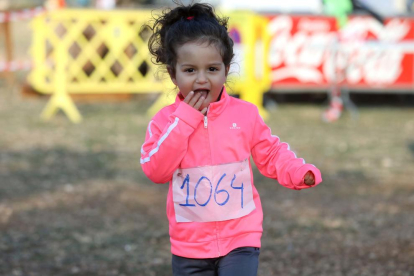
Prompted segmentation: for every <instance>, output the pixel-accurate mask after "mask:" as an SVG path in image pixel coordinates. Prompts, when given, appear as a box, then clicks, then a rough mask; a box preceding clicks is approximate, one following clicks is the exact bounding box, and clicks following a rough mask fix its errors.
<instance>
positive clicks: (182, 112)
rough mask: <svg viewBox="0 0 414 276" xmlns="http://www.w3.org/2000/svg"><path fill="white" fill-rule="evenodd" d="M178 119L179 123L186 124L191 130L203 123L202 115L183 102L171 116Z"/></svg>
mask: <svg viewBox="0 0 414 276" xmlns="http://www.w3.org/2000/svg"><path fill="white" fill-rule="evenodd" d="M172 115H173V116H176V117H178V118H180V120H181V121H184V122H186V123H187V124H188V125H189V126H191V127H192V128H194V129H195V128H196V127H197V126H198V124H200V122H201V121H203V117H204V116H203V114H201V112H200V111H198V110H196V109H195V108H193V107H191V106H189V105H188V104H186V103H185V102H181V103H180V104H179V106H178V108H177V109H176V110H175V111H174V113H173V114H172Z"/></svg>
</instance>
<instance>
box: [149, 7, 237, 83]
mask: <svg viewBox="0 0 414 276" xmlns="http://www.w3.org/2000/svg"><path fill="white" fill-rule="evenodd" d="M173 2H174V3H175V4H176V5H177V7H176V8H174V9H166V10H164V11H163V13H162V15H160V16H159V17H158V18H155V17H154V21H155V22H154V24H153V26H152V27H151V26H148V25H147V27H148V28H150V29H151V30H152V32H153V34H152V35H151V37H150V39H149V41H148V48H149V51H150V53H151V54H152V55H153V56H154V57H155V62H154V63H155V64H162V65H165V66H166V67H167V70H168V72H169V73H170V74H171V75H172V76H175V64H176V62H177V51H176V50H177V47H179V46H182V45H184V44H185V43H187V42H199V43H205V42H207V43H208V44H209V45H210V44H213V45H214V46H216V47H217V48H218V49H220V54H221V57H222V58H223V63H224V65H225V66H226V67H229V66H230V63H231V61H232V59H233V57H234V54H233V40H232V39H231V38H230V36H229V34H228V32H227V23H228V17H222V18H220V17H218V16H217V15H216V14H215V12H214V8H213V7H212V6H211V5H209V4H204V3H195V4H190V5H188V6H185V5H183V4H182V3H180V2H179V1H177V0H174V1H173Z"/></svg>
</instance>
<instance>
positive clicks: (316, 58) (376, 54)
mask: <svg viewBox="0 0 414 276" xmlns="http://www.w3.org/2000/svg"><path fill="white" fill-rule="evenodd" d="M334 24H335V22H334V21H333V20H330V19H328V18H322V17H321V18H306V17H305V18H300V19H298V18H296V19H295V20H294V18H293V17H291V16H277V17H274V18H272V19H271V20H270V22H269V25H268V30H269V32H270V33H271V35H272V40H271V44H270V53H269V64H270V66H271V68H272V73H271V74H272V75H271V78H272V81H273V82H280V81H283V80H286V79H291V78H293V79H296V80H297V81H299V82H301V83H314V84H325V83H329V82H332V81H334V80H337V79H336V78H338V76H339V77H343V78H345V80H346V81H347V82H348V83H351V84H357V83H361V82H365V83H366V84H370V85H386V84H392V83H395V82H396V80H397V79H398V78H399V76H400V74H401V72H402V69H403V65H402V60H403V58H404V55H405V54H406V52H407V49H408V47H406V48H404V47H399V46H398V42H400V41H402V40H403V39H404V38H405V37H406V36H407V34H408V32H409V30H410V24H409V23H408V22H406V21H405V20H403V19H392V20H390V21H389V22H388V23H387V24H386V25H385V26H383V25H381V24H380V23H378V22H377V21H375V20H374V19H372V18H369V17H355V18H351V19H350V20H349V22H348V24H347V26H346V27H345V28H344V29H343V30H341V32H339V33H338V32H336V31H335V30H334ZM367 41H369V42H367ZM338 72H341V74H338Z"/></svg>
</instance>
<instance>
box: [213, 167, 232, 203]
mask: <svg viewBox="0 0 414 276" xmlns="http://www.w3.org/2000/svg"><path fill="white" fill-rule="evenodd" d="M225 176H226V174H223V175H222V176H221V177H220V180H219V181H218V183H217V186H216V190H215V191H214V201H215V202H216V203H217V204H218V205H220V206H223V205H225V204H226V203H227V201H229V198H230V195H229V192H227V191H226V190H218V191H217V189H218V186H219V185H220V182H221V180H222V179H223V178H224V177H225ZM219 193H226V194H227V198H226V200H225V201H224V202H222V203H219V202H217V198H216V196H217V194H219Z"/></svg>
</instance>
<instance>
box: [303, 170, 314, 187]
mask: <svg viewBox="0 0 414 276" xmlns="http://www.w3.org/2000/svg"><path fill="white" fill-rule="evenodd" d="M303 180H304V181H305V184H306V185H308V186H312V185H313V184H315V176H314V175H313V173H312V172H311V171H308V172H307V173H306V174H305V177H304V179H303Z"/></svg>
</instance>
